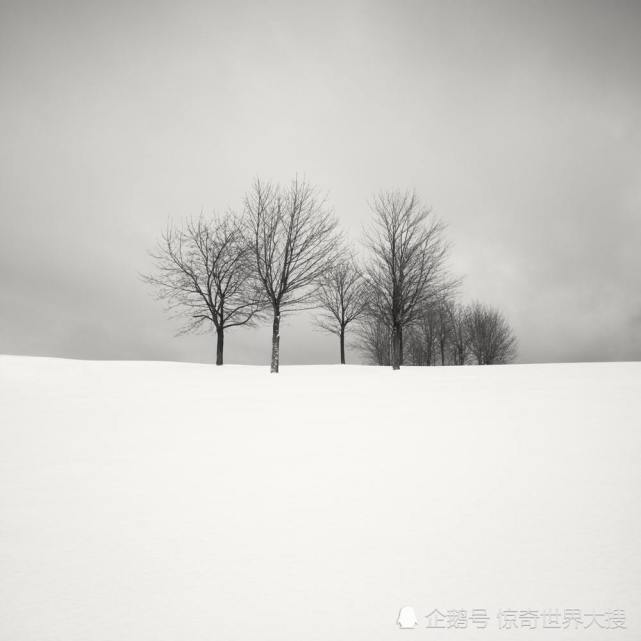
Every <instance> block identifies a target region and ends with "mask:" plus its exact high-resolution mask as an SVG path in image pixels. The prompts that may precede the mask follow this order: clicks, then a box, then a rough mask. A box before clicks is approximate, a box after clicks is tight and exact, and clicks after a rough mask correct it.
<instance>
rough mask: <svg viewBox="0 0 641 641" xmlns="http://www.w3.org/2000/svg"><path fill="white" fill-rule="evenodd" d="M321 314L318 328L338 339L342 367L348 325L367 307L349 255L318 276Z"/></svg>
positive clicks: (359, 278) (360, 280)
mask: <svg viewBox="0 0 641 641" xmlns="http://www.w3.org/2000/svg"><path fill="white" fill-rule="evenodd" d="M318 305H319V307H320V310H321V311H320V314H319V316H318V317H317V319H316V323H317V324H318V326H319V327H320V328H321V329H323V330H325V331H326V332H329V333H331V334H335V335H336V336H338V339H339V345H340V358H341V364H342V365H344V364H345V332H346V330H347V326H348V325H350V323H353V322H354V321H356V320H358V319H359V318H361V317H362V316H363V315H364V313H365V310H366V308H367V301H366V297H365V292H364V287H363V277H362V275H361V271H360V269H359V268H358V265H357V264H356V261H355V260H354V257H353V256H352V255H351V254H349V253H344V252H343V255H342V256H339V258H338V260H337V262H336V263H335V264H333V265H331V266H329V268H328V270H327V271H326V272H325V273H324V274H322V275H321V277H320V279H319V285H318Z"/></svg>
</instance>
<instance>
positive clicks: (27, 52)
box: [0, 0, 641, 363]
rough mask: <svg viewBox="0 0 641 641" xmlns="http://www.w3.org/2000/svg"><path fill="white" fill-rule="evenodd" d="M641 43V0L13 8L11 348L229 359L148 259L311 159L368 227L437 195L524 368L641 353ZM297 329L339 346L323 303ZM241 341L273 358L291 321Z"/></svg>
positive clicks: (1, 203) (5, 115) (5, 260)
mask: <svg viewBox="0 0 641 641" xmlns="http://www.w3.org/2000/svg"><path fill="white" fill-rule="evenodd" d="M640 33H641V2H638V1H630V2H616V1H607V2H606V1H605V0H603V1H602V2H589V1H586V0H580V1H577V2H563V1H558V2H543V1H540V2H517V1H506V2H478V1H476V0H472V1H470V2H442V1H441V2H428V1H425V0H421V1H417V2H402V1H401V2H399V1H392V0H389V1H388V2H348V1H342V2H335V3H334V2H327V1H326V0H323V1H318V2H314V3H308V2H303V1H300V0H299V1H292V2H269V1H256V2H247V3H245V2H229V1H228V2H220V3H218V2H212V1H208V2H202V3H192V2H173V3H162V2H155V3H152V2H132V1H131V0H129V1H127V2H91V1H83V2H61V1H46V2H44V1H43V2H29V1H28V0H27V1H24V0H23V1H20V2H18V1H16V2H7V1H6V0H5V1H4V2H2V4H1V5H0V98H1V99H0V128H1V132H2V135H1V140H2V144H1V145H0V353H14V354H33V355H51V356H67V357H78V358H117V359H175V360H196V361H211V360H213V359H214V357H215V341H214V338H213V337H212V336H210V335H205V336H194V337H180V338H176V337H175V336H174V334H175V331H176V329H177V324H176V323H175V322H174V323H172V322H171V321H170V320H168V319H167V317H166V315H165V314H164V313H163V308H162V306H161V305H160V304H159V303H157V302H156V301H155V300H154V299H153V298H152V297H151V295H150V292H149V290H148V288H147V287H146V286H145V285H144V284H143V283H142V282H140V280H139V279H138V273H139V272H145V271H148V270H149V269H150V259H149V258H148V255H147V250H148V249H150V248H151V247H152V246H153V245H154V243H155V241H156V239H157V237H158V234H159V232H160V231H161V229H162V228H163V226H164V225H165V223H166V222H167V220H168V219H169V218H170V217H173V218H181V217H183V216H189V215H194V214H195V215H197V214H199V213H200V212H201V211H205V212H207V211H212V210H217V211H224V210H226V209H228V208H235V209H239V208H240V207H241V206H242V198H243V194H244V192H245V191H246V190H247V188H248V186H249V185H250V183H251V181H252V179H253V178H254V177H255V176H261V177H263V178H266V179H272V180H275V181H282V182H285V181H288V180H289V179H290V178H292V177H293V176H294V174H295V173H297V172H298V173H299V174H304V175H305V176H306V177H307V178H308V179H309V180H310V181H311V182H313V183H315V184H316V185H318V186H319V187H320V188H321V189H322V190H324V191H326V192H327V193H328V197H329V201H330V202H331V204H332V206H333V208H334V210H335V212H336V215H337V216H338V218H339V219H340V221H341V223H342V225H343V227H344V229H345V230H346V232H347V233H348V235H349V236H350V237H351V238H352V239H353V240H354V242H357V241H358V239H359V237H360V234H361V229H362V227H363V225H364V224H366V223H367V221H368V218H369V212H368V206H367V201H368V199H369V198H370V197H371V195H372V194H373V193H374V192H376V191H378V190H380V189H390V188H400V189H405V188H413V189H416V191H417V192H418V194H419V195H420V196H421V198H422V199H423V201H424V202H425V203H426V204H428V205H430V206H431V207H432V208H433V210H434V212H435V213H436V214H437V215H438V216H439V217H440V218H442V219H443V220H444V221H445V222H446V223H447V225H448V238H449V240H450V241H451V243H452V254H451V261H450V265H451V268H452V270H453V271H455V272H456V273H460V274H463V275H465V281H464V285H463V288H462V297H463V298H464V299H465V300H472V299H481V300H483V301H486V302H488V303H491V304H493V305H496V306H498V307H500V308H501V309H502V310H503V311H504V312H505V314H506V315H507V316H508V318H509V320H510V321H511V323H512V324H513V326H514V328H515V331H516V333H517V335H518V339H519V346H520V355H519V360H520V361H523V362H528V361H574V360H623V359H626V360H629V359H641V37H640V35H639V34H640ZM281 336H282V338H281V346H282V361H283V362H284V363H294V362H297V363H298V362H303V363H311V362H335V361H336V359H337V358H338V345H337V344H336V343H337V341H336V340H335V339H333V338H332V337H326V336H324V335H323V334H321V333H319V332H318V331H315V330H314V328H313V327H312V325H311V324H310V323H309V322H308V319H306V318H305V317H302V316H301V317H292V318H290V319H289V320H288V321H287V323H286V325H285V327H284V328H283V330H282V334H281ZM225 347H226V360H227V361H228V362H243V363H267V362H268V358H269V350H270V346H269V329H268V328H267V327H264V328H262V329H257V330H249V331H248V330H242V329H241V330H232V331H231V332H230V333H229V335H228V336H227V340H226V346H225ZM351 356H352V358H354V355H353V353H352V354H351ZM349 357H350V354H349V353H348V359H349Z"/></svg>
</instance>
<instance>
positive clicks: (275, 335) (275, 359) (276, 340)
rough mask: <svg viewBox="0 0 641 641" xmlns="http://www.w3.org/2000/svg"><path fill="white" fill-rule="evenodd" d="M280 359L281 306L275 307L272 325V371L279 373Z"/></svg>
mask: <svg viewBox="0 0 641 641" xmlns="http://www.w3.org/2000/svg"><path fill="white" fill-rule="evenodd" d="M279 359H280V308H279V307H274V324H273V325H272V366H271V370H270V371H271V373H272V374H278V363H279Z"/></svg>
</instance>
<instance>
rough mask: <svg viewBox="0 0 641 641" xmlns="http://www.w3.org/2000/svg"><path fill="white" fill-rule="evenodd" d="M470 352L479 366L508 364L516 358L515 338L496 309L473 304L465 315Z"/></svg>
mask: <svg viewBox="0 0 641 641" xmlns="http://www.w3.org/2000/svg"><path fill="white" fill-rule="evenodd" d="M467 335H468V341H469V346H470V351H471V352H472V354H473V355H474V357H475V358H476V361H477V363H478V364H479V365H492V364H495V363H509V362H510V361H511V360H513V359H514V358H515V356H516V338H515V336H514V333H513V332H512V328H511V327H510V325H509V323H508V322H507V320H506V319H505V317H504V316H503V314H501V312H499V311H498V310H497V309H495V308H493V307H490V306H488V305H483V304H481V303H473V304H472V305H471V306H470V309H469V312H468V314H467Z"/></svg>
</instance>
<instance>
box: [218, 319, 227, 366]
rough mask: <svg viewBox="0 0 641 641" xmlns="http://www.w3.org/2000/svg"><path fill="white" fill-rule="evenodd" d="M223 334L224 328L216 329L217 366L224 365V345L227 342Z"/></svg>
mask: <svg viewBox="0 0 641 641" xmlns="http://www.w3.org/2000/svg"><path fill="white" fill-rule="evenodd" d="M223 332H224V329H223V328H222V327H220V328H218V329H216V365H222V364H223V344H224V342H225V337H224V335H223Z"/></svg>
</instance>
